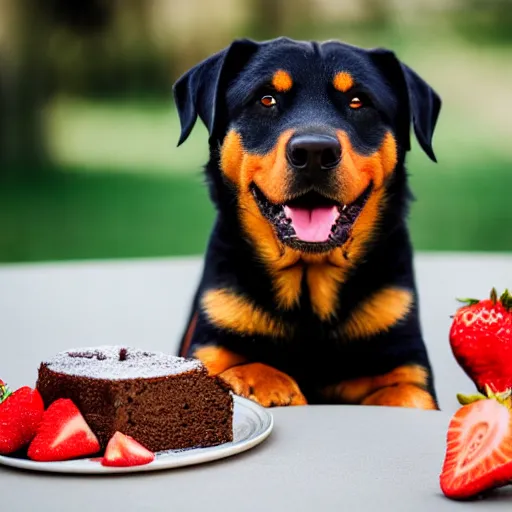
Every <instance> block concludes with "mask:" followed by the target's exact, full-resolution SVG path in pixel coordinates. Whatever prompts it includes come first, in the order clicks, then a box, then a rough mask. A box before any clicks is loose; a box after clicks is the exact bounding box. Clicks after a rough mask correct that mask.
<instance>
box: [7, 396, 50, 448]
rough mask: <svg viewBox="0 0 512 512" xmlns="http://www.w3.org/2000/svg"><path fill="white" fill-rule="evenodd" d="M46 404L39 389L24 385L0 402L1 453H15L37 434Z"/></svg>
mask: <svg viewBox="0 0 512 512" xmlns="http://www.w3.org/2000/svg"><path fill="white" fill-rule="evenodd" d="M43 412H44V404H43V399H42V398H41V395H40V394H39V391H37V389H32V388H29V387H28V386H24V387H22V388H20V389H18V390H16V391H15V392H14V393H12V394H10V395H9V396H8V397H7V398H6V399H5V400H4V401H3V402H2V403H1V404H0V454H2V455H3V454H7V453H14V452H16V451H18V450H20V449H21V448H23V447H24V446H26V445H27V444H28V443H30V441H32V439H33V437H34V436H35V435H36V431H37V428H38V427H39V424H40V423H41V418H42V417H43Z"/></svg>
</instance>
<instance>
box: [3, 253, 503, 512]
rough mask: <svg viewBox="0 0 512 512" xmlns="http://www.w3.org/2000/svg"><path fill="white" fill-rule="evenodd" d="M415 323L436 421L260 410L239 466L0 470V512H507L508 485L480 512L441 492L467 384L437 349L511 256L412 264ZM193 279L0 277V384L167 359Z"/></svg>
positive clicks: (148, 271)
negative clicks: (47, 368) (61, 368)
mask: <svg viewBox="0 0 512 512" xmlns="http://www.w3.org/2000/svg"><path fill="white" fill-rule="evenodd" d="M416 270H417V279H418V284H419V292H420V309H421V317H422V324H423V328H424V332H425V337H426V340H427V345H428V348H429V351H430V355H431V359H432V364H433V367H434V371H435V377H436V387H437V390H438V394H439V399H440V405H441V408H442V409H443V411H442V412H425V411H415V410H404V409H395V408H382V407H379V408H371V407H342V406H333V407H323V406H307V407H294V408H282V409H273V414H274V418H275V430H274V433H273V434H272V436H271V437H270V438H269V439H268V440H267V441H266V442H265V443H264V444H263V445H261V446H260V447H258V448H256V449H254V450H251V451H249V452H247V453H245V454H242V455H240V456H236V457H234V458H230V459H226V460H223V461H219V462H216V463H212V464H208V465H204V466H195V467H191V468H188V469H179V470H172V471H164V472H160V473H150V474H145V475H143V474H138V475H136V476H121V477H108V478H105V477H80V476H78V477H77V476H74V477H72V476H69V477H68V476H62V475H60V476H59V475H45V474H38V473H37V474H36V473H25V472H20V471H15V470H11V469H7V468H3V467H0V511H1V512H18V511H20V512H25V511H27V512H29V511H32V510H34V511H35V510H37V511H61V510H62V511H68V510H73V511H78V512H85V511H96V510H97V511H102V510H108V511H112V512H114V511H117V510H123V511H132V510H133V511H140V510H165V511H172V512H176V511H181V510H205V509H209V510H222V511H223V512H228V511H231V510H233V511H235V510H236V511H252V510H255V511H256V510H258V511H259V510H278V511H282V510H290V511H315V510H319V511H320V510H322V511H323V510H336V511H345V510H346V511H351V512H352V511H354V512H357V511H360V510H361V511H394V512H400V511H404V512H405V511H407V512H409V511H414V512H422V511H425V512H427V511H428V512H431V511H436V512H438V511H443V510H476V509H479V510H480V509H481V510H491V509H497V510H510V507H511V506H512V488H511V490H503V491H500V492H499V493H496V494H495V496H494V497H493V498H492V499H487V500H486V501H485V502H476V503H470V504H468V503H465V504H459V503H455V502H451V501H449V500H447V499H445V498H444V497H442V495H441V494H440V491H439V485H438V475H439V470H440V467H441V464H442V460H443V456H444V438H445V435H446V427H447V424H448V421H449V419H450V416H451V414H452V413H453V412H454V411H455V410H456V408H457V406H458V404H457V402H456V400H455V394H456V392H471V391H473V386H472V384H471V382H470V381H469V379H467V377H466V376H465V375H464V373H463V372H462V370H460V368H459V367H458V366H457V364H456V363H455V361H454V359H453V356H452V354H451V352H450V348H449V345H448V330H449V326H450V321H451V320H450V318H449V316H450V315H451V314H453V312H454V310H455V308H456V307H457V303H456V302H455V297H466V296H476V297H483V296H486V295H487V294H488V293H489V290H490V288H491V287H492V286H496V287H497V288H499V289H503V288H504V287H506V286H508V287H512V282H511V281H512V257H510V256H497V255H471V256H470V255H461V254H443V255H439V254H431V255H428V254H422V255H419V256H418V257H417V262H416ZM200 271H201V261H200V260H198V259H197V258H191V259H175V260H170V259H169V260H144V261H140V260H137V261H123V262H94V263H67V264H43V265H11V266H4V267H0V340H2V341H1V349H0V377H2V378H3V379H5V380H6V381H7V382H9V383H10V384H11V385H12V386H13V387H18V386H21V385H23V384H33V383H34V381H35V378H36V373H37V367H38V365H39V362H40V361H41V360H43V359H46V358H48V357H51V356H52V355H53V354H54V353H55V352H57V351H59V350H64V349H67V348H70V347H77V346H87V345H99V344H104V343H107V344H108V343H123V344H126V345H132V346H143V347H146V348H148V349H155V350H162V351H166V352H171V353H172V352H174V351H175V347H176V344H177V340H178V338H179V336H180V334H181V331H182V329H183V325H184V321H185V317H186V314H187V312H188V307H189V304H190V300H191V297H192V294H193V292H194V287H195V285H196V283H197V280H198V277H199V273H200Z"/></svg>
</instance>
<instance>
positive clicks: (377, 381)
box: [322, 365, 438, 409]
mask: <svg viewBox="0 0 512 512" xmlns="http://www.w3.org/2000/svg"><path fill="white" fill-rule="evenodd" d="M428 380H429V372H428V370H427V369H426V368H424V367H423V366H421V365H404V366H400V367H397V368H395V369H394V370H393V371H391V372H389V373H386V374H383V375H375V376H371V377H361V378H358V379H351V380H346V381H342V382H340V383H338V384H336V385H333V386H329V387H327V388H325V389H324V390H322V395H323V396H324V397H325V398H326V399H327V400H328V401H329V402H335V403H349V404H361V405H384V406H391V407H393V406H394V407H411V408H418V409H438V406H437V403H436V400H435V398H434V397H433V396H432V394H431V393H430V391H429V389H428Z"/></svg>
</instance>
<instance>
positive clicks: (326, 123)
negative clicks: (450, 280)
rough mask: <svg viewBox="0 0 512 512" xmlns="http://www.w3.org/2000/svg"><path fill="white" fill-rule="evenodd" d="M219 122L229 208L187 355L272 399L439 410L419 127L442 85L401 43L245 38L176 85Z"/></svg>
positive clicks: (224, 205) (213, 155)
mask: <svg viewBox="0 0 512 512" xmlns="http://www.w3.org/2000/svg"><path fill="white" fill-rule="evenodd" d="M173 93H174V99H175V102H176V105H177V110H178V114H179V118H180V122H181V128H182V132H181V137H180V140H179V143H178V145H179V144H181V143H183V142H184V141H185V140H186V139H187V137H188V136H189V134H190V132H191V130H192V128H193V126H194V124H195V122H196V120H197V117H198V116H199V118H200V119H201V120H202V122H203V123H204V124H205V125H206V127H207V129H208V133H209V150H210V153H209V155H210V157H209V162H208V163H207V165H206V177H207V183H208V186H209V192H210V196H211V198H212V200H213V203H214V205H215V207H216V220H215V224H214V227H213V229H212V232H211V237H210V239H209V244H208V248H207V252H206V257H205V263H204V269H203V274H202V278H201V281H200V284H199V287H198V290H197V293H196V295H195V298H194V300H193V304H192V308H191V313H190V318H189V320H188V324H187V326H186V329H185V332H184V335H183V339H182V341H181V347H180V355H182V356H188V357H196V358H199V359H200V360H201V361H203V363H204V364H205V365H206V367H207V368H208V370H209V372H210V373H211V374H214V375H219V376H220V377H221V378H223V379H224V380H225V381H226V382H228V383H229V384H230V385H231V386H232V388H233V390H234V391H235V393H236V394H239V395H241V396H245V397H248V398H250V399H252V400H255V401H257V402H259V403H260V404H262V405H264V406H268V407H269V406H283V405H301V404H307V403H308V404H363V405H382V406H398V407H416V408H422V409H437V408H438V404H437V398H436V393H435V389H434V381H433V375H432V369H431V365H430V361H429V357H428V352H427V349H426V346H425V343H424V340H423V336H422V330H421V326H420V322H419V315H418V296H417V289H416V283H415V277H414V268H413V260H412V255H413V253H412V247H411V242H410V237H409V233H408V228H407V223H406V221H407V212H408V204H409V200H410V199H411V193H410V189H409V186H408V183H407V173H406V170H405V167H404V160H405V156H406V153H407V152H408V151H409V150H410V131H411V126H412V127H414V132H415V134H416V137H417V140H418V142H419V144H420V146H421V148H422V149H423V150H424V151H425V153H426V154H427V155H428V156H429V157H430V158H431V159H432V160H433V161H435V160H436V158H435V155H434V152H433V149H432V135H433V132H434V128H435V125H436V122H437V119H438V115H439V111H440V108H441V100H440V98H439V96H438V94H437V93H436V92H435V91H434V90H433V89H432V88H431V87H430V86H429V85H428V84H427V83H426V82H425V81H424V80H423V79H422V78H421V77H420V76H418V75H417V74H416V73H415V72H414V71H413V70H412V69H410V68H409V67H408V66H406V65H405V64H403V63H402V62H401V61H400V60H399V59H398V58H397V57H396V56H395V54H394V53H393V52H391V51H388V50H385V49H370V50H368V49H362V48H358V47H354V46H351V45H348V44H344V43H341V42H337V41H327V42H323V43H317V42H306V41H294V40H291V39H288V38H278V39H274V40H270V41H265V42H261V43H260V42H255V41H252V40H249V39H241V40H236V41H234V42H233V43H232V44H231V45H230V46H229V47H228V48H226V49H224V50H222V51H220V52H218V53H216V54H214V55H212V56H211V57H209V58H207V59H206V60H204V61H203V62H201V63H199V64H198V65H196V66H195V67H193V68H192V69H190V70H189V71H188V72H186V73H185V74H184V75H182V76H181V77H180V78H179V79H178V80H177V82H176V83H175V84H174V87H173Z"/></svg>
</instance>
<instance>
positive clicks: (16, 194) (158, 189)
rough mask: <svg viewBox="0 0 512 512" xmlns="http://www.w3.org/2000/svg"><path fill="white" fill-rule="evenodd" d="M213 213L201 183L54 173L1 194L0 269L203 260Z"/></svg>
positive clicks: (6, 185) (11, 184)
mask: <svg viewBox="0 0 512 512" xmlns="http://www.w3.org/2000/svg"><path fill="white" fill-rule="evenodd" d="M212 218H213V209H212V207H211V206H210V204H209V200H208V197H207V193H206V189H205V187H204V186H203V185H202V180H201V178H200V177H199V176H197V175H196V176H195V177H181V176H179V175H178V176H173V177H170V178H167V177H161V176H153V175H149V176H138V175H118V174H100V173H94V174H91V173H82V172H79V171H77V170H73V172H66V173H62V172H57V173H54V174H49V175H47V176H46V177H44V178H42V179H39V180H36V181H8V182H6V183H2V185H1V186H0V233H1V236H0V261H2V262H27V261H44V260H67V259H88V258H129V257H144V256H166V255H170V254H172V255H184V254H193V253H200V252H202V251H203V250H204V248H205V243H206V234H207V232H208V230H209V229H210V227H211V222H212Z"/></svg>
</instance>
